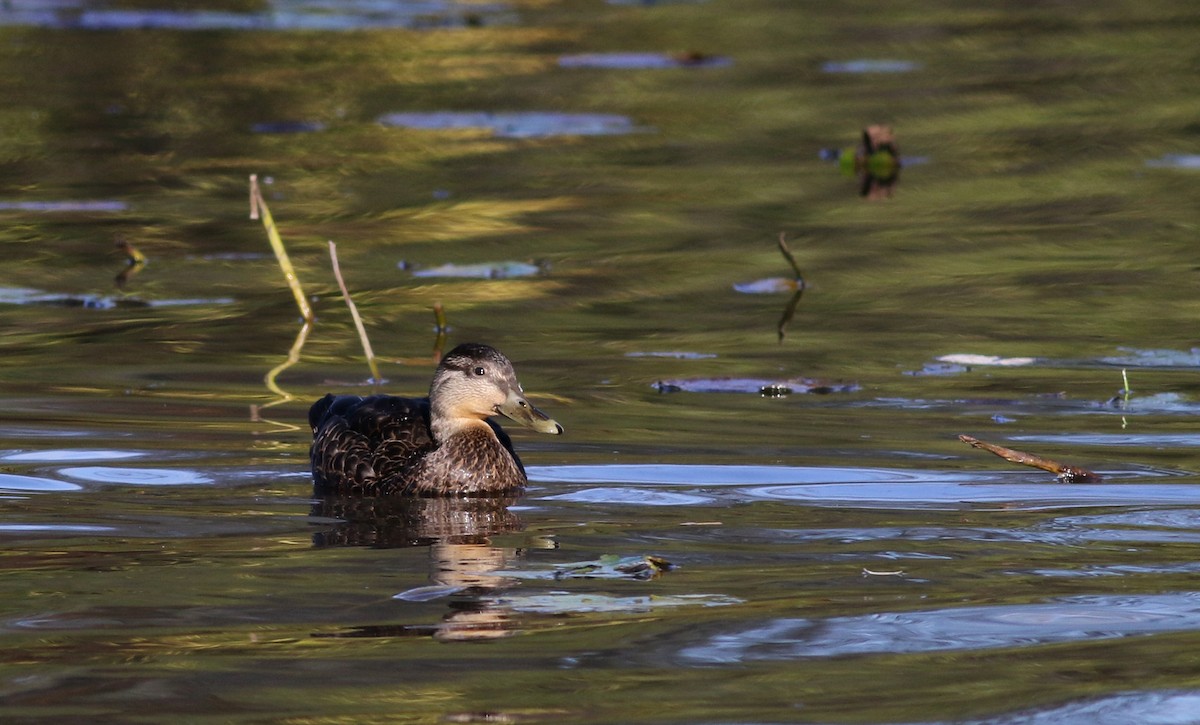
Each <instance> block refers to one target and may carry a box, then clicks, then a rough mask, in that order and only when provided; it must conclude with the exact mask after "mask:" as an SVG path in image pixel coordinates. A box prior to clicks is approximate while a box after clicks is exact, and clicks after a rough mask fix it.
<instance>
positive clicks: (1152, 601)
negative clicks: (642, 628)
mask: <svg viewBox="0 0 1200 725" xmlns="http://www.w3.org/2000/svg"><path fill="white" fill-rule="evenodd" d="M1197 629H1200V594H1197V593H1195V592H1181V593H1169V594H1157V595H1142V596H1079V597H1065V598H1062V599H1058V600H1055V601H1050V602H1045V603H1036V604H1015V605H999V606H984V607H956V608H949V609H934V610H927V611H913V612H880V613H876V614H869V615H863V616H853V617H831V618H828V619H823V620H808V619H777V620H773V621H770V622H767V623H765V624H763V625H760V626H756V627H751V628H748V629H738V630H733V631H730V632H728V633H726V634H718V635H715V636H711V637H710V638H709V639H708V641H707V642H704V643H701V644H697V645H689V646H684V647H683V648H682V649H681V651H680V658H681V659H682V661H684V662H686V663H690V664H696V665H731V664H745V663H749V662H764V661H778V660H795V659H809V658H817V657H840V656H846V655H863V654H897V653H915V652H945V651H954V650H986V649H997V648H1011V647H1035V646H1040V645H1047V644H1054V643H1060V642H1079V641H1096V640H1104V639H1115V638H1119V637H1131V636H1144V635H1152V634H1161V633H1167V632H1187V631H1194V630H1197Z"/></svg>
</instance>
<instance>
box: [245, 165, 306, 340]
mask: <svg viewBox="0 0 1200 725" xmlns="http://www.w3.org/2000/svg"><path fill="white" fill-rule="evenodd" d="M250 218H251V219H259V218H261V219H262V223H263V228H265V229H266V230H267V239H268V240H269V241H270V242H271V249H272V250H273V251H274V252H275V259H276V260H277V261H278V262H279V268H280V269H282V270H283V276H284V279H286V280H287V283H288V287H290V288H291V290H292V296H293V297H295V298H296V306H297V307H299V308H300V316H301V317H303V318H304V321H305V322H312V321H313V311H312V306H310V305H309V304H308V299H307V298H306V297H305V296H304V290H302V289H300V280H299V279H298V278H297V277H296V269H295V268H294V267H293V266H292V262H291V260H290V259H288V254H287V250H286V249H284V247H283V240H282V239H280V237H279V230H278V229H276V228H275V219H274V218H273V217H272V216H271V210H270V209H268V208H267V202H266V201H264V200H263V197H262V191H261V190H260V189H259V188H258V174H251V175H250Z"/></svg>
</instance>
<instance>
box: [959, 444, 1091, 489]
mask: <svg viewBox="0 0 1200 725" xmlns="http://www.w3.org/2000/svg"><path fill="white" fill-rule="evenodd" d="M958 439H959V440H960V441H962V442H963V443H966V444H967V445H969V446H974V447H975V448H980V449H982V450H985V451H987V452H988V453H994V454H995V455H997V456H1000V457H1001V458H1003V459H1004V460H1006V461H1011V462H1013V463H1020V464H1021V465H1023V466H1032V467H1033V468H1040V469H1042V470H1043V471H1049V472H1050V473H1053V474H1054V475H1056V476H1058V480H1059V481H1062V482H1063V483H1099V482H1100V481H1101V480H1102V478H1101V476H1100V474H1098V473H1094V472H1092V471H1089V470H1087V469H1086V468H1079V467H1077V466H1067V465H1064V464H1062V463H1059V462H1058V461H1052V460H1050V459H1049V458H1042V457H1041V456H1035V455H1033V454H1030V453H1025V452H1024V451H1016V450H1013V449H1012V448H1005V447H1003V446H998V445H995V444H993V443H987V442H984V441H981V440H979V439H978V438H972V437H971V436H968V435H960V436H959V437H958Z"/></svg>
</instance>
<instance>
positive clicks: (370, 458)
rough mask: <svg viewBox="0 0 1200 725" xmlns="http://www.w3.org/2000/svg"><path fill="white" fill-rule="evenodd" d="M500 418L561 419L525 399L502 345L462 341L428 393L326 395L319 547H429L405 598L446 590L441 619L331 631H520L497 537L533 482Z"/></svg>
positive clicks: (315, 420) (317, 419) (548, 425)
mask: <svg viewBox="0 0 1200 725" xmlns="http://www.w3.org/2000/svg"><path fill="white" fill-rule="evenodd" d="M497 413H499V414H501V415H505V416H507V417H509V418H510V419H512V420H514V421H516V422H518V423H522V424H524V425H527V426H529V427H531V428H533V429H535V430H538V431H541V432H544V433H552V434H558V433H561V432H562V426H560V425H559V424H558V423H556V422H555V421H553V420H551V419H550V418H549V417H547V416H546V415H545V414H544V413H542V412H541V411H539V410H538V409H537V408H534V407H533V406H532V405H530V404H529V402H528V401H527V400H526V399H525V395H524V392H523V391H522V389H521V385H520V383H519V382H517V377H516V373H515V372H514V371H513V367H512V363H510V362H509V360H508V358H506V357H505V356H504V355H503V354H501V353H500V352H499V351H498V350H496V349H495V348H492V347H489V346H487V345H479V344H465V345H459V346H458V347H456V348H455V349H453V350H451V351H450V353H448V354H447V355H446V356H445V357H444V358H443V359H442V361H441V363H440V364H439V365H438V368H437V371H436V372H435V373H434V378H433V383H432V385H431V386H430V392H429V397H428V398H423V399H411V398H399V397H394V396H386V395H376V396H371V397H367V398H362V397H358V396H340V397H335V396H333V395H327V396H325V397H324V398H323V399H321V400H319V401H317V403H316V404H314V405H313V407H312V409H311V410H310V411H309V422H310V424H311V425H312V429H313V444H312V449H311V455H310V457H311V462H312V472H313V483H314V494H315V496H316V497H317V502H316V503H315V504H314V506H313V510H312V513H313V516H314V517H316V518H318V519H320V520H323V521H324V522H328V523H329V524H330V528H328V529H327V530H325V531H322V532H321V533H318V534H316V535H315V536H314V537H313V541H314V544H315V545H316V546H318V547H329V546H371V547H377V548H390V547H406V546H428V547H429V551H430V570H431V571H430V579H431V582H432V583H431V585H430V586H427V587H420V588H418V589H414V590H409V591H407V592H405V593H404V594H403V595H398V596H399V598H402V599H405V600H408V601H428V600H432V599H437V598H439V597H450V600H449V601H450V611H449V612H448V613H447V614H446V615H445V616H444V617H443V618H442V621H441V622H440V623H438V624H435V625H415V626H413V625H372V626H363V627H355V628H352V629H350V630H347V631H345V632H341V633H334V634H323V635H320V636H326V637H396V636H433V637H435V638H438V639H446V640H459V639H463V640H466V639H470V640H476V639H481V638H494V637H502V636H506V635H507V634H510V633H511V632H513V631H514V629H515V626H514V624H513V623H512V621H511V612H510V611H509V610H508V609H506V608H504V607H502V606H500V605H497V604H496V603H495V602H494V601H492V600H491V599H489V598H488V597H487V595H488V594H490V593H494V592H496V591H499V590H503V589H506V588H508V587H510V586H512V585H513V584H514V581H513V580H511V579H509V578H507V577H504V576H502V575H498V574H496V573H495V572H497V571H500V570H502V569H503V568H504V567H505V566H506V564H507V562H508V561H510V560H511V559H512V558H514V557H515V556H516V550H515V549H503V548H499V547H494V546H492V545H491V543H490V537H491V536H494V535H496V534H501V533H507V532H513V531H519V530H520V529H521V526H522V524H521V521H520V519H519V518H518V517H517V516H516V514H514V513H513V512H512V511H510V510H509V506H511V505H512V504H514V503H515V502H516V498H517V496H518V495H519V494H520V493H521V491H522V489H523V488H524V486H525V484H526V482H527V479H526V476H525V469H524V466H522V464H521V460H520V458H519V457H518V456H517V454H516V452H515V451H514V450H513V447H512V443H511V441H510V440H509V438H508V435H507V434H505V432H504V431H503V430H502V429H501V428H500V426H498V425H496V424H495V423H493V422H492V421H490V420H488V418H489V417H490V416H492V415H494V414H497Z"/></svg>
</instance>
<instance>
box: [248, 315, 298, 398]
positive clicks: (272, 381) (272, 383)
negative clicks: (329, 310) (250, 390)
mask: <svg viewBox="0 0 1200 725" xmlns="http://www.w3.org/2000/svg"><path fill="white" fill-rule="evenodd" d="M311 329H312V323H311V322H305V323H304V324H303V325H301V326H300V332H298V333H297V334H296V341H295V342H293V343H292V349H290V350H288V356H287V359H286V360H284V361H283V362H281V363H280V364H278V365H276V366H275V367H273V368H271V369H270V370H269V371H268V372H267V374H266V375H265V376H264V377H263V384H264V385H266V386H267V390H270V391H271V392H272V393H274V394H275V395H276V396H278V397H277V398H276V399H275V400H272V401H271V402H269V403H264V404H262V405H259V406H254V407H253V408H252V409H251V416H250V417H251V419H253V420H258V411H260V410H262V409H263V408H270V407H272V406H275V405H279V404H281V403H286V402H288V401H291V400H295V399H296V396H294V395H292V394H291V393H289V392H287V391H285V390H284V389H283V388H281V387H279V383H277V382H276V378H278V377H279V374H280V373H282V372H283V371H284V370H287V369H288V368H290V367H291V366H293V365H295V364H296V363H298V362H300V350H302V349H303V348H304V343H305V342H306V341H307V340H308V333H309V331H310V330H311Z"/></svg>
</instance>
